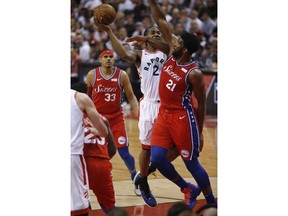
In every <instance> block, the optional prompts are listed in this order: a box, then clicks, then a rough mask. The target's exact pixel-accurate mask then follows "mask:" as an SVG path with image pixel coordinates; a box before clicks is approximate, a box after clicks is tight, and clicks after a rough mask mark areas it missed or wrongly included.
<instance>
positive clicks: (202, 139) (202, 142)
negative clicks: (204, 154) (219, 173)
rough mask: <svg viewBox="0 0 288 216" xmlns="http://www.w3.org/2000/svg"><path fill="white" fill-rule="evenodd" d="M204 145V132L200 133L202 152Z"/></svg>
mask: <svg viewBox="0 0 288 216" xmlns="http://www.w3.org/2000/svg"><path fill="white" fill-rule="evenodd" d="M203 146H204V138H203V134H202V133H201V134H200V152H201V151H202V149H203Z"/></svg>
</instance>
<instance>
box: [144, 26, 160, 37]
mask: <svg viewBox="0 0 288 216" xmlns="http://www.w3.org/2000/svg"><path fill="white" fill-rule="evenodd" d="M151 28H157V29H158V27H157V26H150V27H148V28H146V29H145V31H144V34H143V35H144V36H147V34H148V31H149V30H150V29H151Z"/></svg>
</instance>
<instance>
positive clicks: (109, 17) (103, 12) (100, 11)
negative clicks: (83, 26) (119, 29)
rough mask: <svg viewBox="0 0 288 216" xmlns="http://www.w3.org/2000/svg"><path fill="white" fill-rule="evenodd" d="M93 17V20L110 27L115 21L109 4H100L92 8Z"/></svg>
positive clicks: (114, 13)
mask: <svg viewBox="0 0 288 216" xmlns="http://www.w3.org/2000/svg"><path fill="white" fill-rule="evenodd" d="M93 15H94V20H97V22H99V23H101V24H104V25H110V24H111V23H113V22H114V21H115V19H116V11H115V9H114V8H113V7H112V6H111V5H109V4H101V5H99V6H97V7H96V8H94V11H93Z"/></svg>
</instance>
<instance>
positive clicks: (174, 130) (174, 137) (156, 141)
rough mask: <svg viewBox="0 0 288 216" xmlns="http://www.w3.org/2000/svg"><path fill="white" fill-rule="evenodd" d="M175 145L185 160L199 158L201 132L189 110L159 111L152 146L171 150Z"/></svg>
mask: <svg viewBox="0 0 288 216" xmlns="http://www.w3.org/2000/svg"><path fill="white" fill-rule="evenodd" d="M173 144H174V145H175V146H176V148H177V150H178V152H179V154H180V155H181V157H182V159H183V160H191V159H192V158H193V157H199V146H200V139H199V130H198V126H197V121H196V117H195V115H194V114H193V112H192V111H189V110H176V111H175V110H174V111H167V110H164V109H161V108H160V110H159V115H158V118H157V121H156V122H155V125H154V128H153V132H152V138H151V146H160V147H163V148H165V149H167V150H169V149H170V148H171V147H172V145H173Z"/></svg>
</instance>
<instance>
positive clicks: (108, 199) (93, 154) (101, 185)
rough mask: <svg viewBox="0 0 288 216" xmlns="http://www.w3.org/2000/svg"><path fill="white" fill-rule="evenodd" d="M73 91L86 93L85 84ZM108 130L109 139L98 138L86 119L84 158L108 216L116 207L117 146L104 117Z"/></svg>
mask: <svg viewBox="0 0 288 216" xmlns="http://www.w3.org/2000/svg"><path fill="white" fill-rule="evenodd" d="M71 88H72V89H74V90H76V91H79V92H82V93H86V92H87V85H86V84H85V83H76V84H73V85H72V86H71ZM102 118H103V120H104V122H105V124H106V126H107V129H108V136H107V137H99V136H98V137H97V136H96V135H97V134H95V128H93V126H92V124H91V121H90V120H89V118H88V117H87V116H85V118H84V125H85V134H84V157H85V162H86V165H87V171H88V180H89V188H90V190H92V191H93V193H94V194H95V196H96V198H97V200H98V203H99V205H100V206H101V208H102V210H103V211H104V212H105V214H107V213H108V212H109V211H110V210H111V209H112V208H113V207H114V206H115V191H114V187H113V182H112V174H111V172H112V164H111V163H110V161H109V160H110V159H112V157H113V156H114V155H115V154H116V145H115V142H114V138H113V134H112V132H111V130H110V124H109V122H108V120H107V119H106V118H105V117H103V116H102Z"/></svg>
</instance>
